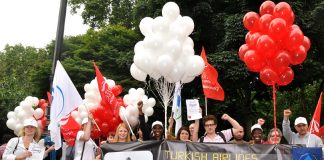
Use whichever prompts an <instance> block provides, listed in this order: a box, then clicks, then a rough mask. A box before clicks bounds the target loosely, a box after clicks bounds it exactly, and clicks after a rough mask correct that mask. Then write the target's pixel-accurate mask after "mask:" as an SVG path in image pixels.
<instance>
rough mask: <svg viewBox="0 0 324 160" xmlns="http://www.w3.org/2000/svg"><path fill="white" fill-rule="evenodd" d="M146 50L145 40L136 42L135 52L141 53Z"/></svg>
mask: <svg viewBox="0 0 324 160" xmlns="http://www.w3.org/2000/svg"><path fill="white" fill-rule="evenodd" d="M143 51H144V42H143V41H138V42H137V43H136V44H135V47H134V53H135V54H140V53H142V52H143Z"/></svg>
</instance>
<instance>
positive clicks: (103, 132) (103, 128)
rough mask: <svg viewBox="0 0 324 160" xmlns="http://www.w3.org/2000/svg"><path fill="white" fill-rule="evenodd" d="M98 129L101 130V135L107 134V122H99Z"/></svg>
mask: <svg viewBox="0 0 324 160" xmlns="http://www.w3.org/2000/svg"><path fill="white" fill-rule="evenodd" d="M100 130H101V132H102V134H101V135H107V134H108V130H109V127H108V123H106V122H104V123H102V124H101V127H100Z"/></svg>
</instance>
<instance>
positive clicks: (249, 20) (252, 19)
mask: <svg viewBox="0 0 324 160" xmlns="http://www.w3.org/2000/svg"><path fill="white" fill-rule="evenodd" d="M259 19H260V16H259V14H258V13H255V12H248V13H246V14H245V16H244V17H243V24H244V27H245V28H246V29H248V30H249V31H252V32H256V31H258V29H259Z"/></svg>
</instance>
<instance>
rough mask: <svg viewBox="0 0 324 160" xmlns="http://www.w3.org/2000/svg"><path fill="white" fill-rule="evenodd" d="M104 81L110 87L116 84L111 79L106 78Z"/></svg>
mask: <svg viewBox="0 0 324 160" xmlns="http://www.w3.org/2000/svg"><path fill="white" fill-rule="evenodd" d="M106 82H107V84H108V87H109V88H112V87H114V86H115V85H116V83H115V81H114V80H112V79H108V80H106Z"/></svg>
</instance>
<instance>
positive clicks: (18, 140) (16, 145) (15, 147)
mask: <svg viewBox="0 0 324 160" xmlns="http://www.w3.org/2000/svg"><path fill="white" fill-rule="evenodd" d="M17 139H18V142H17V144H16V147H15V149H14V150H13V154H15V151H16V149H17V147H18V144H19V137H17Z"/></svg>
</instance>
